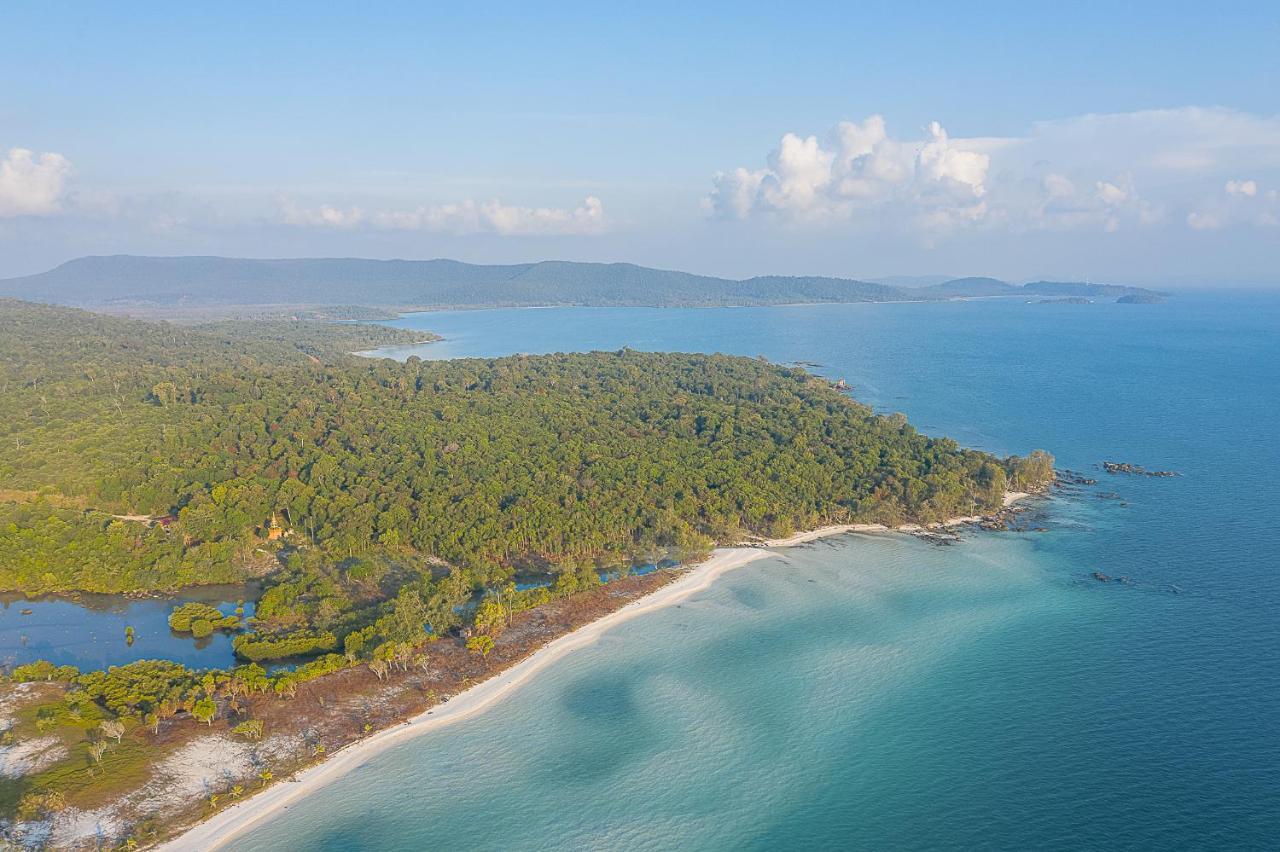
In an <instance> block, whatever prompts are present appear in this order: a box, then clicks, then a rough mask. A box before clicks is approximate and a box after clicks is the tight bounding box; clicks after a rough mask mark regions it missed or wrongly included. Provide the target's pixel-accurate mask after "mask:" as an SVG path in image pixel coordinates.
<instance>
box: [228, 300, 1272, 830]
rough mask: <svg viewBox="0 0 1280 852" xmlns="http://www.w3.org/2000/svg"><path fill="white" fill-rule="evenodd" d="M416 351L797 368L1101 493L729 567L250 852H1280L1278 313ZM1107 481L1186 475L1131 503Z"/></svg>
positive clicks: (841, 312)
mask: <svg viewBox="0 0 1280 852" xmlns="http://www.w3.org/2000/svg"><path fill="white" fill-rule="evenodd" d="M393 324H394V325H400V326H404V327H412V328H423V329H429V330H432V331H435V332H438V333H440V334H443V335H444V336H445V338H446V339H445V340H444V341H441V342H439V343H435V344H430V345H427V346H424V347H419V348H417V349H416V350H414V351H412V352H410V351H407V350H400V351H397V352H396V353H394V354H395V355H396V356H397V357H407V356H409V355H411V354H416V355H418V356H419V357H473V356H474V357H490V356H498V355H505V354H511V353H514V352H550V351H563V350H582V349H618V348H621V347H623V346H631V347H634V348H637V349H652V350H681V351H719V352H726V353H732V354H740V355H757V354H759V355H763V356H764V357H766V358H769V359H770V360H773V361H779V362H791V363H794V362H805V363H806V364H808V365H810V366H808V367H807V368H808V369H811V370H813V371H814V372H817V373H820V374H822V375H825V376H827V377H828V378H830V379H832V380H835V379H839V378H843V379H844V380H845V381H846V382H847V383H848V384H849V385H850V386H851V387H852V389H853V394H854V395H855V396H856V397H857V398H859V399H861V400H863V401H864V402H867V403H868V404H871V405H873V406H874V407H875V408H876V409H877V410H881V411H902V412H904V413H905V414H907V415H908V416H909V417H910V418H911V420H912V421H913V422H914V423H915V424H917V425H918V426H919V427H920V428H921V429H922V430H924V431H926V432H929V433H934V434H947V435H950V436H952V437H954V438H956V439H957V440H958V441H960V442H961V443H963V444H966V445H969V446H974V447H977V448H981V449H986V450H990V451H993V452H998V453H1001V454H1005V453H1011V452H1018V453H1022V452H1026V451H1028V450H1031V449H1034V448H1037V447H1043V448H1045V449H1048V450H1049V451H1050V452H1052V453H1054V454H1055V455H1056V456H1057V458H1058V463H1059V466H1060V467H1064V468H1070V469H1073V470H1076V471H1079V472H1081V473H1083V474H1084V475H1085V476H1088V477H1092V478H1095V479H1097V480H1099V482H1098V484H1097V485H1095V486H1083V487H1079V488H1073V489H1069V490H1067V491H1064V492H1062V493H1060V494H1058V495H1057V496H1055V497H1054V498H1053V499H1051V500H1048V501H1042V502H1038V503H1033V504H1031V506H1032V510H1031V512H1030V513H1029V514H1030V517H1028V518H1027V520H1026V522H1025V524H1024V525H1025V526H1026V527H1027V529H1026V530H1024V531H1019V532H1010V533H974V532H967V533H965V534H964V541H962V542H961V543H959V544H955V545H950V546H938V545H935V544H931V543H928V542H926V541H922V540H918V539H914V538H910V537H907V536H901V535H881V536H867V535H849V536H844V537H840V538H837V539H831V540H826V541H822V542H818V543H814V544H812V545H808V546H806V547H803V548H797V549H790V550H786V551H780V552H779V553H778V554H777V555H776V556H774V557H772V558H769V559H766V560H761V561H758V562H755V563H752V564H750V565H747V566H745V567H742V568H740V569H737V570H735V571H733V572H730V573H729V574H727V575H725V576H724V577H723V578H721V579H720V580H719V581H717V582H716V584H715V585H713V586H712V587H711V588H709V589H707V590H705V591H702V592H699V593H698V594H696V595H695V596H694V597H692V598H690V599H688V600H686V601H685V602H683V603H681V604H679V605H677V606H674V607H671V608H669V609H666V610H662V611H660V612H656V613H652V614H649V615H646V616H644V617H641V618H638V619H636V620H633V621H631V622H628V623H626V624H623V625H621V626H619V627H617V628H616V629H614V630H613V631H610V632H609V633H608V634H606V635H605V636H604V637H603V638H602V639H601V640H600V641H599V642H598V643H597V644H596V645H594V646H592V647H590V648H587V649H584V650H580V651H575V652H573V653H572V654H571V655H570V656H569V657H568V658H567V659H565V660H563V661H561V662H559V663H557V664H555V665H554V666H552V667H551V668H550V669H548V670H547V671H546V672H544V673H542V674H541V675H539V676H538V678H537V679H536V680H535V681H534V682H533V683H531V684H530V685H528V686H527V687H525V688H524V689H522V690H520V691H519V692H517V693H515V694H514V695H513V696H512V697H510V698H508V699H506V700H505V701H503V702H502V703H500V704H498V705H497V706H495V707H494V708H492V709H491V710H489V711H488V712H487V713H485V714H483V715H481V716H479V717H476V718H473V719H470V720H467V721H464V722H460V723H457V724H456V725H454V726H452V727H450V728H447V729H443V730H439V731H436V732H433V733H430V734H426V735H424V736H422V737H421V738H418V739H416V740H413V741H412V742H410V743H408V744H405V745H403V746H400V747H397V748H394V749H392V750H389V751H387V752H385V753H382V754H380V755H377V756H375V757H373V758H371V759H370V760H369V761H368V763H367V764H365V765H364V766H363V767H361V768H360V769H358V770H356V771H355V772H353V773H352V774H350V775H349V776H346V777H344V778H342V779H341V780H339V781H336V782H335V783H333V784H331V785H330V786H328V787H325V788H323V789H321V790H320V791H318V792H317V793H316V794H315V795H313V796H311V797H308V798H307V799H305V800H303V801H301V802H300V803H298V804H295V805H293V806H291V807H290V808H289V809H288V810H286V811H284V812H283V813H282V814H281V815H280V816H279V817H277V818H275V819H273V820H272V821H271V822H269V823H266V824H263V825H261V826H258V827H255V828H254V829H253V830H252V831H251V833H250V834H248V835H246V836H244V837H241V838H237V839H236V840H235V841H234V842H233V845H234V847H235V848H237V849H253V850H267V849H272V850H279V849H299V850H302V849H308V850H311V849H326V850H329V849H332V850H338V849H342V850H351V849H379V850H386V849H405V850H409V849H421V848H430V847H440V848H473V849H495V850H496V849H544V848H575V849H598V848H639V849H645V848H648V849H675V848H695V849H740V848H762V849H763V848H768V849H789V848H795V849H808V848H866V849H884V848H939V847H944V848H973V847H981V848H999V849H1025V848H1072V849H1074V848H1098V847H1111V848H1114V847H1129V848H1133V847H1144V848H1147V847H1157V848H1206V847H1218V848H1222V847H1233V848H1266V847H1271V846H1273V845H1274V840H1275V838H1276V837H1277V836H1280V805H1278V804H1277V803H1278V802H1280V738H1278V737H1277V736H1276V730H1277V723H1278V722H1280V620H1278V619H1277V618H1276V612H1277V611H1278V607H1280V576H1278V573H1277V572H1278V571H1280V564H1278V562H1280V557H1277V555H1276V554H1277V553H1280V548H1278V545H1280V535H1278V534H1277V532H1276V529H1275V526H1274V525H1273V523H1272V522H1271V520H1270V518H1269V515H1270V514H1271V511H1272V510H1273V509H1274V508H1275V507H1276V506H1277V505H1280V486H1278V485H1277V483H1276V478H1275V471H1276V469H1277V466H1278V465H1280V449H1278V446H1277V443H1276V441H1275V435H1276V434H1277V427H1278V426H1280V422H1278V420H1280V415H1278V411H1280V404H1278V401H1280V298H1276V297H1274V296H1263V295H1256V294H1248V293H1235V294H1226V295H1213V296H1208V295H1198V294H1192V293H1188V294H1179V295H1178V296H1177V297H1176V298H1174V299H1172V300H1170V301H1169V302H1167V303H1165V304H1161V305H1152V306H1131V305H1114V304H1095V305H1061V304H1058V305H1032V304H1024V303H1022V302H1020V301H1017V300H985V301H981V302H979V301H973V302H956V303H947V304H884V305H869V304H860V305H838V306H837V305H822V306H795V307H781V308H778V307H774V308H736V309H711V310H678V309H655V310H647V309H582V308H565V309H538V310H501V311H475V312H454V313H428V314H416V315H411V316H408V317H405V318H404V319H402V320H399V321H397V322H395V323H393ZM1103 460H1116V461H1126V462H1132V463H1136V464H1140V465H1144V466H1145V467H1147V468H1151V469H1169V470H1176V471H1178V472H1179V473H1180V474H1181V476H1179V477H1173V478H1148V477H1140V476H1126V475H1110V474H1107V473H1104V472H1102V471H1100V470H1098V469H1097V468H1096V465H1098V464H1099V463H1100V462H1101V461H1103ZM1039 528H1043V529H1044V530H1045V531H1039V532H1038V531H1035V530H1036V529H1039ZM1095 572H1099V573H1100V574H1102V575H1103V576H1105V577H1107V578H1110V579H1108V580H1107V581H1106V582H1102V581H1099V580H1098V579H1096V578H1095V577H1094V573H1095ZM1119 578H1123V580H1121V579H1119Z"/></svg>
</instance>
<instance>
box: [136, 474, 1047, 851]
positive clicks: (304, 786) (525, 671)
mask: <svg viewBox="0 0 1280 852" xmlns="http://www.w3.org/2000/svg"><path fill="white" fill-rule="evenodd" d="M1029 496H1031V494H1029V493H1028V492H1021V491H1010V492H1007V493H1006V494H1005V498H1004V508H1005V509H1009V508H1010V507H1012V506H1013V505H1014V504H1015V503H1017V502H1018V501H1020V500H1023V499H1026V498H1027V497H1029ZM1000 514H1001V513H999V512H998V513H995V514H993V515H971V516H964V517H956V518H949V519H947V520H945V521H942V522H940V523H936V524H928V525H920V524H903V525H901V526H897V527H888V526H885V525H883V524H841V525H834V526H826V527H819V528H817V529H813V530H806V531H804V532H799V533H796V534H794V535H791V536H787V537H785V538H775V539H764V540H761V541H758V542H751V543H749V544H744V545H739V546H735V547H721V548H716V549H715V550H714V551H713V552H712V554H711V556H710V557H709V558H708V559H706V560H704V561H702V562H700V563H697V564H695V565H693V566H691V567H688V568H686V569H684V572H683V573H682V574H681V575H680V576H679V577H678V578H677V579H675V580H673V581H672V582H670V583H667V584H666V585H664V586H661V587H660V588H658V589H657V590H655V591H653V592H652V593H650V594H648V595H646V596H644V597H642V598H640V599H638V600H635V601H632V602H631V603H628V604H626V605H625V606H623V607H621V608H620V609H617V610H614V611H613V612H611V613H609V614H607V615H605V616H603V617H601V618H598V619H596V620H595V621H592V622H590V623H588V624H585V625H583V626H582V627H579V628H577V629H576V630H572V631H570V632H568V633H564V634H561V635H560V636H558V637H556V638H555V639H552V640H551V641H550V642H548V643H546V644H545V645H543V646H541V647H540V648H538V649H537V650H535V651H534V652H533V653H532V654H530V655H529V656H527V657H525V658H524V659H523V660H520V661H519V662H517V663H515V664H514V665H512V666H510V667H508V668H506V669H504V670H502V671H499V672H496V673H494V674H493V675H492V676H490V677H488V678H487V679H485V680H483V681H481V682H480V683H478V684H476V685H475V686H472V687H470V688H468V689H466V690H465V691H463V692H461V693H459V694H458V695H455V696H453V697H452V698H449V699H447V700H446V701H443V702H441V703H440V704H437V705H435V706H434V707H431V708H430V709H428V710H426V711H424V712H422V713H420V714H418V715H417V716H415V717H413V718H411V719H408V720H407V721H405V722H403V723H402V724H400V725H396V726H393V727H390V728H384V729H383V730H381V731H379V732H377V733H376V734H373V735H371V736H369V737H367V738H365V739H362V740H358V741H356V742H353V743H351V744H350V745H348V746H346V747H345V748H343V749H341V750H339V751H337V752H335V753H334V754H333V755H332V756H330V757H328V758H327V759H326V760H324V761H323V762H321V763H317V764H314V765H312V766H310V767H308V768H306V769H303V770H301V771H299V772H297V773H296V774H295V775H294V776H293V777H292V778H291V779H289V780H287V781H284V782H279V783H276V784H273V785H272V786H270V787H268V788H266V789H265V790H263V791H261V792H259V793H257V794H255V795H253V796H251V797H250V798H247V799H245V800H243V801H241V802H239V803H237V804H235V805H232V806H231V807H229V808H227V809H226V810H223V811H220V812H219V813H217V814H215V815H214V816H212V817H210V818H209V819H207V820H205V821H204V822H201V823H197V824H196V825H194V826H192V827H191V828H189V829H188V830H187V831H185V832H184V833H183V834H181V835H179V836H177V837H175V838H173V839H172V840H170V841H168V842H166V843H164V844H162V845H161V846H160V847H159V848H160V849H162V850H164V852H211V850H214V849H219V848H223V847H225V846H226V844H228V843H230V842H231V841H232V840H234V839H236V838H237V837H239V836H241V835H242V834H243V833H244V832H246V831H248V830H249V829H251V828H252V827H254V826H255V825H258V824H259V823H261V822H263V821H265V820H268V819H270V818H271V817H273V816H275V815H277V814H278V813H280V812H281V811H282V810H285V809H287V808H288V807H289V805H291V804H292V803H294V802H297V801H299V800H301V799H302V798H304V797H305V796H308V795H310V794H311V793H313V792H315V791H316V790H317V789H319V788H321V787H323V786H325V785H327V784H329V783H331V782H333V781H336V780H338V779H339V778H341V777H342V776H344V775H346V774H347V773H349V772H350V771H352V770H354V769H358V768H359V767H361V766H363V765H364V764H365V763H366V762H367V761H369V760H370V759H372V758H373V757H375V756H376V755H378V754H380V753H382V752H383V751H386V750H387V749H389V748H392V747H393V746H396V745H399V744H401V743H404V742H407V741H408V740H411V739H414V738H416V737H418V736H421V735H423V734H427V733H430V732H431V731H434V730H437V729H439V728H443V727H446V726H448V725H452V724H454V723H455V722H461V721H463V720H465V719H469V718H472V717H474V716H477V715H479V714H481V713H483V712H484V711H486V710H488V709H489V708H490V707H493V706H494V705H496V704H497V703H498V702H499V701H501V700H502V699H504V698H506V697H507V696H509V695H511V694H512V693H514V692H515V691H516V690H517V689H519V688H520V687H521V686H523V685H524V684H526V683H528V682H529V681H530V680H532V678H533V677H534V675H536V674H537V673H538V672H540V671H542V670H543V669H546V668H548V667H549V666H551V665H552V664H554V663H555V662H557V661H558V660H560V659H563V658H564V657H565V656H566V655H567V654H569V653H571V652H573V651H575V650H579V649H581V648H586V647H588V646H590V645H592V644H593V643H594V642H595V641H596V640H597V639H599V638H600V636H602V635H603V634H604V633H606V632H607V631H609V630H611V629H612V628H614V627H616V626H618V625H620V624H623V623H625V622H627V621H630V620H631V619H633V618H636V617H638V616H640V615H644V614H646V613H649V612H654V611H656V610H659V609H663V608H666V607H669V606H671V605H673V604H676V603H679V602H680V601H683V600H685V599H686V598H688V597H689V596H691V595H693V594H695V593H697V592H700V591H703V590H704V589H707V588H709V587H710V586H711V585H712V584H713V583H715V581H716V580H717V579H719V578H720V577H722V576H723V575H724V574H726V573H728V572H730V571H732V570H734V569H736V568H741V567H742V566H744V565H749V564H751V563H752V562H756V561H758V560H760V559H766V558H768V557H769V556H772V555H773V553H772V552H771V551H773V550H776V549H784V548H788V547H796V546H799V545H803V544H808V543H810V542H813V541H817V540H820V539H823V538H829V537H832V536H838V535H847V534H854V533H862V534H884V533H891V534H897V533H915V532H920V531H925V530H929V529H935V530H936V529H943V528H948V527H955V526H960V525H963V524H970V523H981V522H983V521H987V520H991V519H993V518H995V517H997V516H999V515H1000Z"/></svg>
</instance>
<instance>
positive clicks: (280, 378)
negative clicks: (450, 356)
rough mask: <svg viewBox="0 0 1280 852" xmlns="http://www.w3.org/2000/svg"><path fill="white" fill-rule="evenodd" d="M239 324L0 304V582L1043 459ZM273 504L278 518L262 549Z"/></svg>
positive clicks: (511, 543)
mask: <svg viewBox="0 0 1280 852" xmlns="http://www.w3.org/2000/svg"><path fill="white" fill-rule="evenodd" d="M237 329H238V330H237V332H236V334H235V335H234V336H231V335H229V334H228V330H227V329H226V328H223V327H216V328H213V329H207V328H199V327H197V328H179V327H175V326H170V325H166V324H156V323H146V322H140V321H132V320H122V319H115V318H110V317H103V316H98V315H94V314H90V313H87V312H84V311H80V310H76V309H68V308H54V307H47V306H37V305H30V304H26V303H21V302H12V301H0V410H3V411H4V412H5V416H4V417H3V418H0V589H21V590H24V591H27V592H40V591H50V590H59V589H89V590H100V591H123V590H146V589H159V588H175V587H179V586H182V585H187V584H194V583H213V582H219V581H229V580H235V579H238V578H241V577H243V576H244V575H245V573H246V572H248V571H250V570H252V569H253V568H254V566H253V563H254V561H255V560H257V561H258V562H261V556H260V555H258V554H261V553H262V552H263V549H264V548H266V547H276V546H279V544H280V543H282V541H287V542H289V543H290V544H291V545H292V546H296V547H300V548H303V549H304V550H305V551H306V552H307V553H308V554H310V558H312V559H314V560H316V564H320V565H332V566H335V567H334V568H333V570H334V571H338V568H337V567H336V566H340V565H349V564H350V560H352V559H359V560H375V561H376V560H383V561H384V562H394V563H396V564H399V565H401V566H404V565H411V566H416V567H415V568H414V569H413V570H417V571H421V570H423V566H425V565H427V564H429V563H428V559H427V558H428V557H435V558H438V559H441V560H445V561H447V562H448V563H450V564H453V565H456V566H462V567H465V568H466V569H468V570H470V571H472V572H474V573H473V575H472V576H474V577H476V578H479V579H478V581H479V582H488V581H491V580H493V579H494V578H499V579H500V578H501V577H503V576H509V575H510V573H511V572H512V570H513V569H514V568H515V567H516V566H518V565H538V566H544V567H548V568H551V569H563V568H566V567H570V568H572V567H576V566H579V565H584V564H591V563H592V562H594V561H597V560H608V559H623V558H627V557H628V556H630V555H633V554H642V553H648V552H652V551H653V549H654V548H663V547H679V548H684V549H686V550H698V549H704V548H706V547H708V546H710V545H711V544H712V543H713V542H733V541H739V540H741V539H743V538H744V537H748V536H750V535H754V534H761V535H764V534H779V533H788V532H790V531H792V530H794V529H800V528H808V527H814V526H819V525H822V524H828V523H836V522H845V521H851V520H854V519H866V520H873V519H874V520H880V521H886V522H898V521H906V520H922V521H928V520H937V519H940V518H944V517H947V516H952V515H966V514H972V513H975V512H981V511H986V510H989V509H993V508H995V507H997V506H998V505H999V504H1000V501H1001V498H1002V496H1003V493H1004V491H1005V487H1006V485H1007V484H1009V483H1013V484H1016V485H1025V484H1030V483H1032V482H1035V481H1042V480H1043V479H1044V478H1045V477H1047V476H1049V475H1051V465H1052V462H1051V460H1050V459H1048V458H1047V457H1044V456H1039V455H1036V456H1033V457H1031V458H1029V459H1026V460H1019V459H1006V460H998V459H995V458H993V457H991V456H989V455H987V454H984V453H980V452H975V451H969V450H964V449H961V448H959V447H957V446H956V444H955V443H954V442H952V441H950V440H948V439H938V438H930V437H926V436H923V435H920V434H919V433H917V432H916V431H915V430H914V429H912V428H911V427H910V426H909V425H907V424H906V422H905V420H903V419H901V418H898V417H880V416H875V415H873V414H872V413H871V412H870V411H869V410H868V409H867V408H866V407H864V406H862V405H860V404H858V403H856V402H854V401H853V400H851V399H849V398H848V397H847V396H845V395H844V394H842V393H840V392H839V391H837V390H835V389H834V388H832V387H830V385H829V384H828V383H827V382H825V381H823V380H820V379H818V378H816V377H814V376H811V375H809V374H807V373H804V372H803V371H800V370H795V369H788V368H784V367H779V366H776V365H772V364H768V363H765V362H763V361H759V360H751V359H745V358H733V357H725V356H716V355H686V354H646V353H640V352H632V351H622V352H608V353H589V354H573V355H549V356H538V357H511V358H502V359H497V360H460V361H450V362H422V361H419V360H418V359H416V358H413V359H410V360H409V361H408V362H407V363H398V362H395V361H391V360H369V359H361V358H355V357H347V356H344V355H342V354H340V350H341V349H342V348H344V347H346V346H350V345H351V342H352V336H353V335H354V336H360V335H363V334H374V333H377V334H380V333H382V332H388V331H389V330H386V329H378V330H375V331H369V330H368V327H361V326H343V325H335V326H323V325H321V324H318V323H312V324H280V323H270V324H267V325H265V326H263V327H261V328H259V327H257V326H255V324H254V323H241V324H238V326H237ZM328 333H333V334H335V335H338V336H339V339H338V342H337V343H334V342H333V341H326V340H325V335H326V334H328ZM299 334H301V335H302V336H303V337H304V338H305V340H306V343H305V346H306V347H307V348H309V349H310V350H312V351H313V352H317V353H320V355H321V356H323V357H319V356H317V355H313V354H311V353H310V352H305V351H303V348H302V347H303V344H300V343H299V341H298V335H299ZM112 515H154V516H166V523H165V524H163V525H162V524H156V525H154V526H150V527H148V526H145V525H144V524H142V523H138V522H134V521H128V520H121V519H116V518H113V517H112ZM273 516H274V517H276V518H277V519H278V520H279V522H280V524H281V526H282V527H284V528H287V529H288V534H287V536H285V537H284V538H283V539H282V541H271V542H270V543H269V542H268V540H269V539H270V536H268V535H267V532H268V525H269V522H270V521H271V519H272V517H273ZM169 518H172V520H169ZM344 570H345V569H344ZM342 576H345V575H342ZM392 591H394V590H392Z"/></svg>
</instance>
